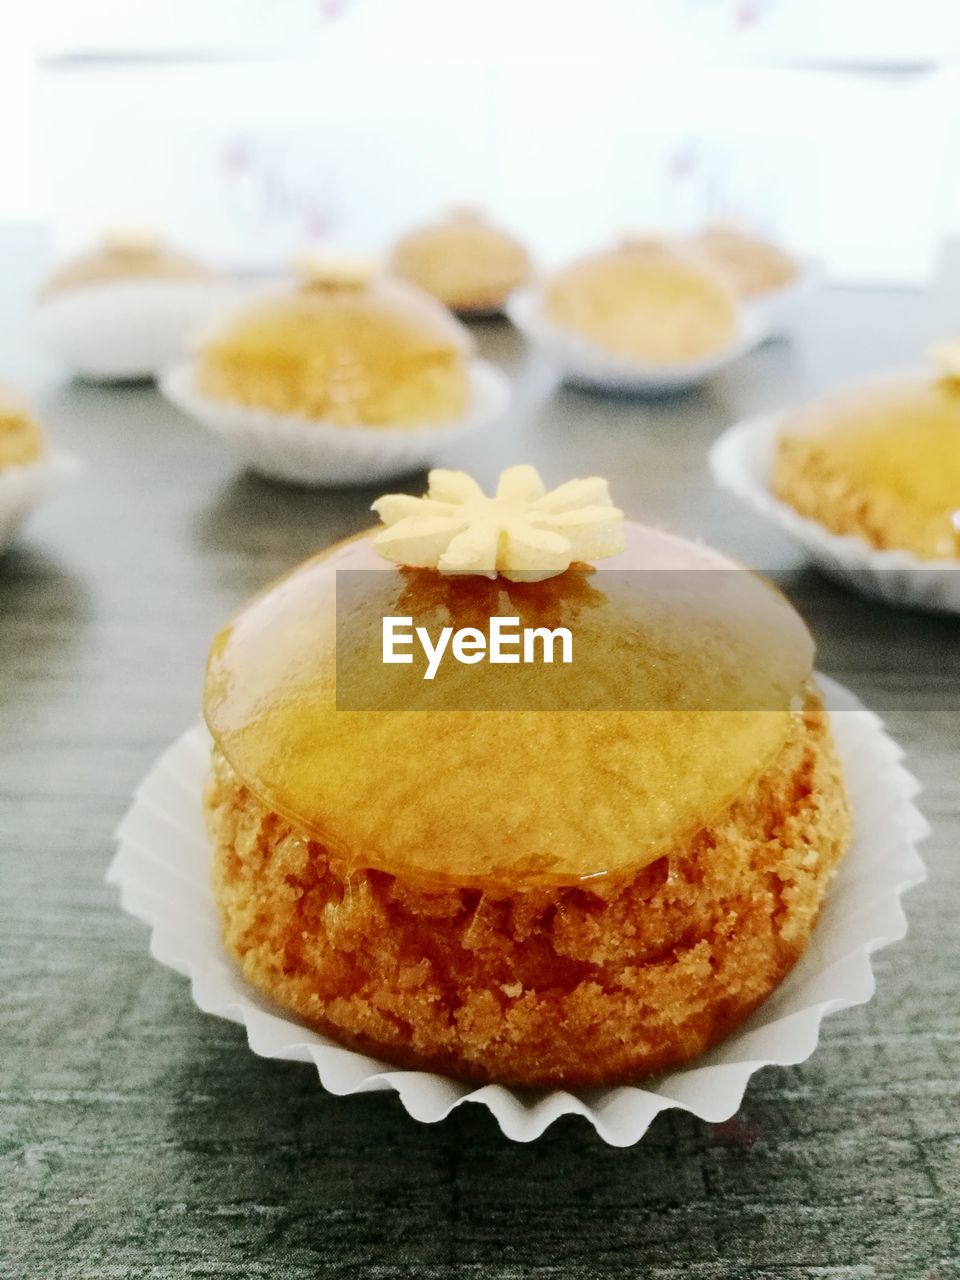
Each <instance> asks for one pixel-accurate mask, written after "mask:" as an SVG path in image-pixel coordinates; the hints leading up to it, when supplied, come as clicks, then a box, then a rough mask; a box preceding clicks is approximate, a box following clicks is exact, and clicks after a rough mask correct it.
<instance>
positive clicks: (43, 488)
mask: <svg viewBox="0 0 960 1280" xmlns="http://www.w3.org/2000/svg"><path fill="white" fill-rule="evenodd" d="M81 470H82V467H81V464H80V462H79V461H78V460H77V459H76V458H74V457H73V456H72V455H70V454H68V453H50V454H46V455H44V456H43V457H41V458H38V459H37V461H36V462H28V463H26V464H25V465H24V466H13V467H2V468H0V552H3V551H5V550H6V548H7V547H8V546H9V545H10V543H11V542H12V541H13V538H14V535H15V534H16V532H17V530H18V529H19V527H20V525H21V524H22V523H23V521H24V520H25V519H26V517H27V516H28V515H29V514H30V512H31V511H33V510H34V508H36V507H38V506H39V505H40V503H41V502H43V501H45V500H46V499H47V498H48V497H50V495H51V494H52V493H55V492H56V490H57V489H59V488H60V486H61V485H62V484H63V483H64V482H65V481H67V480H69V479H70V478H71V477H73V476H75V475H78V474H79V472H80V471H81Z"/></svg>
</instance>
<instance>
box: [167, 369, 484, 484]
mask: <svg viewBox="0 0 960 1280" xmlns="http://www.w3.org/2000/svg"><path fill="white" fill-rule="evenodd" d="M468 369H469V375H470V404H469V406H468V409H467V412H466V413H465V414H464V416H463V417H462V418H460V419H458V420H457V421H455V422H449V423H446V424H440V425H437V426H425V427H410V428H406V427H404V428H402V429H395V428H382V427H366V426H337V425H336V424H333V423H329V422H318V421H315V420H311V419H308V418H304V417H301V416H299V415H298V414H278V413H271V412H270V411H269V410H267V409H252V408H250V407H249V406H247V405H242V404H230V403H228V402H227V401H222V400H213V399H211V398H210V397H209V396H205V395H203V393H202V392H200V391H198V390H197V386H196V377H195V366H194V365H193V364H192V363H190V362H187V363H184V364H179V365H176V366H175V367H174V368H172V369H168V370H167V371H166V373H164V375H163V376H162V378H161V379H160V389H161V391H162V392H163V394H164V395H165V396H166V397H167V399H168V400H170V401H171V403H173V404H175V405H176V406H177V408H178V409H180V410H182V411H183V412H184V413H186V414H187V415H188V416H189V417H191V418H194V419H196V421H197V422H199V423H200V424H201V425H202V426H205V427H207V428H209V430H211V431H213V432H214V433H215V434H216V435H218V436H221V437H222V438H223V439H224V440H226V442H227V443H228V444H230V445H232V446H233V447H234V448H235V449H236V450H237V451H238V453H240V455H241V456H242V457H243V459H244V461H245V462H246V463H247V465H248V466H250V467H252V468H253V469H254V470H255V471H259V472H260V473H261V474H262V475H265V476H269V477H271V478H272V479H277V480H288V481H292V482H293V483H295V484H306V485H330V486H337V485H350V484H374V483H376V482H377V481H380V480H389V479H392V478H393V477H395V476H401V475H407V474H409V473H410V472H411V471H418V470H422V469H423V468H425V467H427V466H429V465H431V464H432V463H434V462H435V461H436V460H437V458H438V457H440V456H441V455H442V453H443V451H444V450H445V449H447V448H449V447H450V446H451V445H455V444H458V443H459V442H460V441H461V440H463V439H465V438H466V437H467V436H469V435H472V434H473V432H475V431H478V430H480V429H481V428H482V427H485V426H488V425H490V424H491V423H493V422H495V421H496V420H497V419H498V418H500V417H502V415H503V414H504V412H505V411H506V409H507V406H508V404H509V402H510V387H509V383H508V382H507V380H506V378H505V377H504V375H503V374H502V373H501V372H500V370H499V369H497V368H495V367H494V366H493V365H492V364H489V363H488V362H487V361H486V360H471V361H470V362H469V365H468Z"/></svg>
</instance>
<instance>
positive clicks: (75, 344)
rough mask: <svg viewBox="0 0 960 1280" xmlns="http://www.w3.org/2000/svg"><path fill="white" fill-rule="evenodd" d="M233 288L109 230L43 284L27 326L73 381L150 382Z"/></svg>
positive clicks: (142, 240)
mask: <svg viewBox="0 0 960 1280" xmlns="http://www.w3.org/2000/svg"><path fill="white" fill-rule="evenodd" d="M234 288H235V286H229V285H228V284H227V283H226V282H225V281H223V280H222V279H221V278H220V277H218V276H217V275H216V274H215V273H214V272H213V271H211V270H210V269H209V268H208V267H206V266H205V265H204V264H203V263H202V262H200V261H199V260H197V259H196V258H194V257H192V256H191V255H189V254H186V253H184V252H182V251H180V250H179V249H176V248H174V247H172V246H170V245H168V244H167V243H166V242H165V241H164V240H163V239H162V238H161V237H160V236H158V235H157V234H155V233H153V232H145V231H114V232H109V233H107V234H106V235H105V236H104V237H103V239H102V240H101V242H100V243H99V244H97V245H96V246H94V247H93V248H92V249H90V250H88V251H87V252H84V253H82V254H80V255H79V256H77V257H75V258H72V259H70V260H69V261H67V262H65V263H64V264H62V265H61V266H60V267H58V268H57V269H56V270H55V271H54V272H53V274H52V275H51V276H50V277H49V278H48V279H47V280H46V282H45V283H44V284H43V286H42V288H41V290H40V293H39V296H38V299H37V305H36V312H35V326H36V329H37V333H38V336H39V338H40V339H41V341H42V342H43V343H44V345H45V346H46V347H47V348H48V350H49V351H50V352H51V354H53V355H54V356H55V357H56V358H57V359H59V360H60V361H61V362H62V363H64V364H65V365H66V366H67V367H68V368H69V369H70V370H71V371H72V372H73V373H75V374H78V375H80V376H82V377H86V378H91V379H96V380H103V381H114V380H133V379H142V378H151V377H155V376H156V375H157V374H158V373H160V372H161V371H162V370H163V369H164V368H166V367H167V366H168V365H170V364H171V363H173V362H174V361H175V360H176V359H178V358H180V357H182V355H183V353H184V352H185V351H186V349H187V346H188V343H189V341H190V339H191V338H192V336H193V334H194V333H195V332H196V331H197V329H198V328H199V327H200V326H201V325H202V324H203V323H205V322H206V321H207V320H209V318H210V316H211V315H212V314H214V313H215V311H216V310H217V308H218V307H220V306H222V305H223V304H224V302H225V300H227V299H228V298H229V297H230V296H231V294H232V290H233V289H234Z"/></svg>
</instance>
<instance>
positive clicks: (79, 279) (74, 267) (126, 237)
mask: <svg viewBox="0 0 960 1280" xmlns="http://www.w3.org/2000/svg"><path fill="white" fill-rule="evenodd" d="M212 275H213V273H212V272H211V271H210V270H209V269H208V268H207V267H205V266H204V265H203V263H201V262H199V261H198V260H197V259H195V258H193V257H190V256H189V255H188V254H185V253H182V252H180V251H178V250H176V249H172V248H170V247H169V246H168V245H166V244H165V243H164V241H163V240H162V238H161V237H160V236H158V235H155V234H154V233H152V232H147V231H112V232H108V233H107V234H106V235H105V236H104V237H103V239H102V241H101V242H100V244H98V245H97V246H96V247H95V248H93V249H91V250H89V251H88V252H86V253H83V254H81V255H79V256H78V257H76V258H73V259H71V260H70V261H69V262H65V263H64V264H63V265H62V266H61V267H59V268H58V269H57V270H56V271H55V272H54V273H53V275H51V276H50V278H49V279H48V280H47V281H46V283H45V284H44V286H43V288H42V290H41V296H42V297H52V296H53V295H55V294H58V293H62V292H64V291H65V290H70V289H81V288H87V287H90V286H93V285H105V284H115V283H121V282H128V281H135V280H150V281H160V280H163V281H204V280H209V279H211V278H212Z"/></svg>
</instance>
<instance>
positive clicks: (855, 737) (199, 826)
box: [108, 679, 927, 1146]
mask: <svg viewBox="0 0 960 1280" xmlns="http://www.w3.org/2000/svg"><path fill="white" fill-rule="evenodd" d="M820 683H821V685H822V686H823V691H824V695H825V701H826V702H827V705H829V706H830V707H832V708H833V710H832V711H831V722H832V726H833V732H834V735H835V738H836V742H837V747H838V750H839V753H840V757H841V759H842V762H843V765H844V767H845V770H846V776H847V785H848V789H849V792H850V798H851V802H852V807H853V816H854V837H853V845H852V847H851V849H850V852H849V854H848V855H847V857H846V859H845V860H844V861H843V863H842V864H841V866H840V869H839V871H838V873H837V875H836V878H835V879H834V881H833V883H832V884H831V886H830V890H829V892H828V895H827V899H826V901H825V903H824V906H823V910H822V912H821V916H820V919H819V921H818V923H817V926H816V928H815V930H814V933H813V936H812V938H811V940H810V943H809V945H808V947H807V949H806V951H805V952H804V954H803V955H802V956H801V958H800V960H799V961H798V963H797V964H796V966H795V967H794V969H793V970H792V972H791V973H790V975H789V976H788V977H787V979H786V981H785V982H783V983H782V985H781V986H780V987H778V988H777V990H776V991H775V992H774V993H773V994H772V995H771V996H770V998H769V999H768V1000H767V1001H766V1002H765V1003H764V1004H763V1005H762V1006H761V1007H760V1009H758V1010H757V1012H756V1013H755V1014H754V1015H753V1016H752V1017H751V1018H750V1019H749V1020H748V1021H747V1022H746V1023H744V1024H743V1026H741V1027H740V1028H739V1029H738V1030H736V1031H735V1032H734V1033H733V1034H732V1035H730V1036H729V1037H728V1038H727V1039H726V1040H724V1041H723V1043H722V1044H720V1045H717V1046H716V1047H715V1048H714V1049H712V1050H711V1051H710V1052H709V1053H707V1054H705V1055H704V1056H703V1057H701V1058H699V1059H697V1060H696V1061H694V1062H692V1063H690V1064H689V1065H688V1066H685V1067H682V1068H680V1069H679V1070H676V1071H671V1072H670V1073H669V1074H667V1075H664V1076H662V1077H660V1078H659V1079H657V1080H651V1081H648V1082H645V1083H644V1084H642V1085H623V1086H620V1087H618V1088H599V1089H584V1090H576V1091H567V1090H562V1089H514V1088H508V1087H506V1086H503V1085H497V1084H489V1085H485V1086H482V1087H476V1086H474V1085H471V1084H466V1083H464V1082H462V1081H459V1080H454V1079H451V1078H449V1077H446V1076H442V1075H437V1074H435V1073H433V1072H429V1071H405V1070H400V1069H398V1068H396V1067H394V1066H391V1065H390V1064H389V1063H386V1062H382V1061H380V1060H378V1059H376V1058H372V1057H368V1056H366V1055H364V1054H361V1053H356V1052H354V1051H353V1050H351V1049H345V1048H343V1047H342V1046H341V1045H339V1044H337V1043H336V1042H335V1041H333V1040H331V1039H329V1038H328V1037H326V1036H323V1035H321V1034H319V1033H318V1032H316V1031H313V1030H311V1029H310V1028H308V1027H306V1026H305V1025H303V1024H302V1023H300V1022H299V1021H297V1019H296V1018H294V1017H293V1016H291V1015H290V1014H288V1013H286V1012H285V1011H284V1010H283V1009H281V1008H279V1007H278V1006H276V1005H273V1004H271V1003H270V1002H269V1001H268V1000H267V999H265V998H264V997H263V996H261V995H259V994H258V993H257V992H256V991H255V990H254V989H253V988H252V987H251V986H249V985H248V984H247V982H246V981H245V980H244V978H243V977H242V976H241V973H240V970H239V969H238V968H237V966H236V965H235V964H234V963H233V961H232V960H231V959H230V957H229V956H228V955H227V953H226V952H225V950H224V949H223V947H222V945H221V942H220V929H219V924H218V919H217V912H216V908H215V905H214V900H213V892H212V889H211V884H210V862H211V853H210V847H209V844H208V841H207V836H206V833H205V830H204V823H203V817H202V809H201V799H202V791H203V785H204V781H205V778H206V774H207V769H208V767H209V762H210V740H209V737H208V735H207V732H206V730H205V728H204V727H203V726H202V725H197V726H195V727H194V728H192V729H190V730H189V731H188V732H187V733H185V734H184V735H183V737H181V738H180V739H179V740H178V741H177V742H176V743H174V745H173V746H172V747H171V748H170V749H169V750H168V751H167V752H166V753H165V754H164V755H163V756H161V758H160V759H159V760H158V761H157V763H156V764H155V765H154V767H153V768H152V769H151V770H150V772H149V773H148V774H147V776H146V778H144V780H143V782H142V783H141V785H140V787H139V789H138V791H137V793H136V796H135V798H134V801H133V804H132V806H131V808H130V810H129V812H128V813H127V815H126V817H125V818H124V819H123V822H122V823H121V825H120V829H119V832H118V849H117V853H116V856H115V858H114V860H113V863H112V865H111V867H110V870H109V872H108V880H109V881H110V883H112V884H114V885H117V886H118V887H119V889H120V895H121V902H122V904H123V907H124V908H125V910H126V911H128V912H129V913H130V914H131V915H133V916H136V917H137V918H138V919H139V920H142V921H143V922H144V923H146V924H147V925H148V926H149V927H150V931H151V932H150V951H151V953H152V955H153V956H154V957H155V959H157V960H159V961H160V963H161V964H165V965H167V966H168V967H170V968H172V969H175V970H176V971H177V972H178V973H182V974H184V975H185V976H186V977H188V978H189V979H190V987H191V992H192V995H193V999H194V1001H195V1003H196V1004H197V1005H198V1007H199V1008H201V1009H202V1010H204V1011H205V1012H207V1013H212V1014H215V1015H217V1016H218V1017H222V1018H228V1019H230V1020H231V1021H233V1022H239V1023H242V1024H243V1025H244V1026H245V1028H246V1032H247V1038H248V1040H249V1043H250V1047H251V1049H252V1050H253V1051H254V1053H258V1054H260V1055H262V1056H263V1057H268V1058H286V1059H295V1060H297V1061H302V1062H313V1063H314V1065H315V1066H316V1069H317V1073H318V1075H319V1078H320V1082H321V1084H322V1085H323V1086H324V1087H325V1088H326V1089H328V1090H329V1091H330V1092H331V1093H335V1094H350V1093H363V1092H369V1091H371V1090H381V1089H393V1090H395V1091H396V1092H397V1093H398V1094H399V1095H400V1099H401V1101H402V1103H403V1105H404V1107H405V1108H406V1109H407V1111H408V1112H409V1113H410V1115H411V1116H413V1117H414V1118H415V1119H417V1120H423V1121H428V1122H432V1121H436V1120H442V1119H443V1118H444V1117H445V1116H447V1115H449V1113H450V1112H451V1111H452V1110H453V1109H454V1108H455V1107H457V1106H460V1105H461V1104H462V1103H464V1102H472V1103H477V1104H479V1105H481V1106H485V1107H487V1108H488V1109H489V1110H490V1112H491V1113H492V1114H493V1116H494V1117H495V1118H496V1120H497V1122H498V1124H499V1125H500V1128H501V1129H502V1130H503V1132H504V1134H506V1136H507V1137H508V1138H513V1139H515V1140H517V1141H519V1142H529V1141H531V1140H532V1139H534V1138H537V1137H539V1135H540V1134H542V1133H543V1131H544V1130H545V1129H546V1128H547V1127H548V1126H549V1125H550V1124H552V1123H553V1121H554V1120H557V1119H558V1118H559V1117H560V1116H564V1115H580V1116H583V1117H584V1118H585V1119H586V1120H587V1121H588V1122H589V1123H590V1124H592V1125H593V1127H594V1128H595V1129H596V1131H597V1133H598V1134H599V1135H600V1137H601V1138H602V1139H603V1140H604V1141H605V1142H608V1143H610V1144H611V1145H613V1146H629V1145H630V1144H631V1143H634V1142H637V1141H638V1140H639V1139H640V1138H641V1137H642V1136H643V1134H644V1133H645V1132H646V1130H647V1128H648V1127H649V1125H650V1123H651V1121H652V1120H653V1119H654V1117H655V1116H656V1115H657V1114H658V1113H659V1112H661V1111H663V1110H665V1109H666V1108H668V1107H677V1108H679V1109H681V1110H683V1111H689V1112H692V1113H693V1114H694V1115H696V1116H699V1117H700V1118H701V1119H704V1120H709V1121H713V1122H717V1121H721V1120H725V1119H728V1118H729V1117H730V1116H731V1115H733V1114H734V1112H735V1111H736V1110H737V1108H738V1107H739V1106H740V1103H741V1100H742V1098H743V1093H744V1090H745V1089H746V1086H747V1083H748V1081H749V1079H750V1077H751V1076H752V1075H753V1073H754V1072H755V1071H757V1070H759V1069H760V1068H761V1067H763V1066H765V1065H767V1064H771V1063H777V1064H788V1063H797V1062H803V1061H804V1060H805V1059H806V1058H808V1057H809V1056H810V1054H811V1053H812V1052H813V1050H814V1049H815V1048H816V1045H817V1040H818V1038H819V1035H820V1025H821V1023H822V1021H823V1019H824V1017H825V1016H826V1015H827V1014H829V1013H834V1012H836V1011H838V1010H840V1009H845V1008H848V1007H850V1006H851V1005H857V1004H863V1003H864V1002H865V1001H867V1000H869V999H870V997H871V996H872V995H873V990H874V978H873V972H872V968H871V956H872V955H873V953H874V952H875V951H878V950H880V948H882V947H885V946H887V945H889V944H890V943H892V942H895V941H897V940H898V939H900V938H902V937H904V935H905V934H906V931H907V922H906V918H905V916H904V913H903V909H902V907H901V901H900V900H901V896H902V895H903V893H904V892H905V891H906V890H907V889H909V888H910V887H911V886H913V885H916V884H919V883H920V882H921V881H922V880H923V879H924V876H925V871H924V866H923V863H922V862H921V860H920V857H919V855H918V853H917V850H916V845H917V842H918V841H919V840H920V839H921V838H922V837H923V836H924V835H925V834H926V830H927V826H926V822H925V821H924V819H923V817H922V816H921V814H920V813H919V812H918V810H917V809H916V807H915V806H914V803H913V797H914V795H915V794H916V792H917V791H918V789H919V788H918V784H917V782H916V780H915V779H914V778H913V777H912V776H911V775H910V774H909V773H908V772H907V771H906V769H905V768H904V767H903V765H902V764H901V755H902V753H901V751H900V749H899V748H898V747H897V746H896V744H895V743H894V742H892V741H891V739H890V738H889V737H887V735H886V734H885V733H884V731H883V727H882V725H881V723H880V721H879V720H878V719H877V717H876V716H875V715H873V714H872V712H870V711H867V710H865V709H864V708H863V707H862V706H861V705H860V703H859V702H857V700H856V699H855V698H854V697H853V695H852V694H850V693H848V692H847V691H846V690H844V689H842V688H841V687H840V686H838V685H836V684H834V683H833V682H832V681H828V680H826V679H821V682H820Z"/></svg>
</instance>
